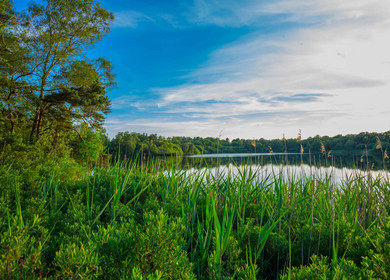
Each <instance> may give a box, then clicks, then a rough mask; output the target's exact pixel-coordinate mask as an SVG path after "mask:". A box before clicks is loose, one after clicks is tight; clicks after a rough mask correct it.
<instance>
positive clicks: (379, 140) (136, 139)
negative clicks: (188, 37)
mask: <svg viewBox="0 0 390 280" xmlns="http://www.w3.org/2000/svg"><path fill="white" fill-rule="evenodd" d="M106 146H107V147H108V148H109V153H110V154H112V155H120V157H121V158H124V157H131V156H136V155H139V154H140V153H142V154H149V155H170V154H174V155H190V154H191V155H193V154H213V153H255V152H257V153H284V152H289V153H309V152H310V153H313V154H315V153H323V154H329V155H330V154H354V155H362V154H365V153H366V152H367V153H370V154H378V155H380V154H381V155H382V156H384V157H386V156H387V151H388V149H389V148H390V131H388V132H384V133H368V132H362V133H359V134H348V135H337V136H334V137H329V136H319V135H317V136H315V137H309V138H307V139H301V136H300V135H299V136H298V137H297V138H293V139H285V138H284V137H283V138H282V139H272V140H267V139H264V138H260V139H240V138H236V139H233V140H230V139H228V138H226V139H220V138H217V137H214V138H213V137H206V138H202V137H193V138H191V137H167V138H166V137H163V136H158V135H156V134H150V135H148V134H145V133H143V134H141V133H135V132H132V133H130V132H120V133H118V134H117V135H116V136H115V137H114V138H113V139H111V140H110V139H108V138H106Z"/></svg>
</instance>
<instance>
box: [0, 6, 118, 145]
mask: <svg viewBox="0 0 390 280" xmlns="http://www.w3.org/2000/svg"><path fill="white" fill-rule="evenodd" d="M3 1H4V0H3ZM5 3H6V4H7V5H5V9H4V10H5V11H7V10H9V9H10V8H9V7H10V2H9V1H7V0H6V2H5ZM28 16H29V17H30V20H29V21H28V25H26V24H24V25H23V24H18V25H16V27H12V28H8V33H7V32H6V34H7V35H9V36H8V37H9V38H8V41H10V40H11V39H12V38H14V39H13V40H16V39H18V40H23V42H19V44H13V45H17V46H19V49H20V50H18V52H19V54H20V57H19V59H17V60H15V59H14V60H12V59H8V60H7V62H8V64H7V66H4V67H2V69H1V70H2V72H1V74H2V75H1V84H2V88H1V91H2V95H1V96H2V99H1V100H2V107H3V108H5V109H6V111H8V114H3V115H7V117H8V119H10V120H12V119H15V117H14V115H15V113H14V111H15V110H14V107H15V106H16V105H17V106H20V104H25V103H26V102H21V101H20V100H18V99H17V98H16V96H19V97H23V100H28V102H27V103H28V105H29V106H30V108H29V109H30V110H25V113H24V116H25V117H27V118H29V119H30V138H31V140H35V139H37V138H38V137H39V135H40V134H41V133H42V128H50V129H54V130H56V131H57V133H59V132H60V131H61V130H64V129H70V128H74V126H73V124H74V123H75V122H77V121H83V122H85V123H88V124H89V125H91V126H94V127H99V126H100V125H101V124H102V121H103V119H104V114H106V113H108V112H109V111H110V101H109V99H108V98H107V97H106V91H107V89H108V88H110V87H112V86H114V75H113V74H112V72H111V70H112V69H111V64H110V63H109V62H108V61H107V60H105V59H97V60H89V59H87V58H86V55H85V50H86V49H87V48H90V47H92V46H94V44H95V43H96V42H97V41H98V40H99V39H101V38H102V37H103V36H104V35H105V34H107V32H108V31H109V24H110V23H111V21H112V20H113V19H114V17H113V14H112V13H110V12H108V11H107V10H105V9H104V8H102V7H101V6H100V4H99V3H98V2H96V1H94V0H45V1H44V5H40V4H31V5H30V7H29V10H28ZM18 29H20V30H22V31H23V32H19V33H18V34H19V35H20V34H23V36H15V33H16V31H17V30H18ZM15 38H16V39H15ZM14 53H16V52H15V51H13V53H12V56H13V57H15V56H14ZM3 54H4V52H3ZM4 56H5V57H6V59H7V55H4ZM20 58H23V59H20ZM3 68H4V69H3ZM15 81H17V84H18V85H19V87H16V88H17V89H16V90H15V86H14V85H15V84H16V83H15ZM12 82H14V83H13V84H12ZM16 93H19V95H17V94H16ZM12 97H14V99H12ZM3 103H4V104H3Z"/></svg>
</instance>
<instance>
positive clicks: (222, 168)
mask: <svg viewBox="0 0 390 280" xmlns="http://www.w3.org/2000/svg"><path fill="white" fill-rule="evenodd" d="M384 164H385V165H384ZM386 164H388V163H387V162H383V160H381V159H379V160H378V159H377V158H375V157H373V156H370V155H367V156H342V155H339V156H335V155H332V156H330V157H328V156H327V155H323V154H302V155H301V154H299V153H298V154H297V153H288V154H285V153H272V154H270V153H256V154H255V153H252V154H241V153H240V154H204V155H191V156H186V157H183V158H182V159H181V169H182V170H185V171H186V172H190V173H194V172H195V173H196V172H203V171H207V172H211V173H214V174H216V173H219V174H230V175H233V176H238V175H240V174H242V173H243V171H244V170H245V169H247V170H248V169H250V170H251V171H252V172H255V173H256V176H258V178H259V180H264V179H265V178H268V177H270V178H273V177H274V175H276V176H277V177H278V176H283V177H284V178H285V179H286V180H288V179H289V178H290V179H291V178H295V179H302V178H309V177H313V176H314V177H315V178H317V179H328V180H330V181H331V182H333V183H335V184H337V185H340V184H342V182H343V181H345V180H347V179H350V178H368V177H369V176H370V177H371V178H374V179H375V178H382V179H387V180H388V179H389V178H390V173H389V172H387V166H386ZM383 167H384V168H385V169H384V168H383Z"/></svg>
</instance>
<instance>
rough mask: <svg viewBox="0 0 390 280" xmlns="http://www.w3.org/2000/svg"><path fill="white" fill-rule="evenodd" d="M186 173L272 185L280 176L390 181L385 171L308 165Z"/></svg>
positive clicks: (336, 181) (222, 167) (339, 181)
mask: <svg viewBox="0 0 390 280" xmlns="http://www.w3.org/2000/svg"><path fill="white" fill-rule="evenodd" d="M184 172H186V173H187V174H203V173H204V172H206V173H207V172H209V173H210V174H212V175H222V176H226V175H229V176H230V177H233V178H234V177H240V178H241V176H243V174H250V176H251V177H256V180H258V181H262V182H264V181H268V182H269V183H272V181H273V180H275V179H278V178H279V177H280V176H282V177H283V179H284V180H285V181H286V182H287V181H289V180H292V181H296V180H303V181H305V180H307V179H310V178H315V179H316V180H327V181H329V182H330V183H333V184H334V185H342V184H343V182H346V181H350V180H351V179H367V178H368V176H370V177H371V178H372V179H377V178H378V179H384V180H387V181H388V180H389V178H390V174H389V172H387V171H385V170H377V171H372V170H369V171H367V170H366V171H364V170H359V169H351V168H346V167H344V168H337V167H334V166H330V167H315V166H310V165H307V164H302V165H299V166H298V165H281V164H279V165H275V164H266V165H254V164H252V165H240V166H238V165H234V164H228V165H219V166H217V167H212V168H206V167H204V168H201V169H198V168H189V169H186V170H185V171H184Z"/></svg>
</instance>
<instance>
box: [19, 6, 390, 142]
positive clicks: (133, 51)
mask: <svg viewBox="0 0 390 280" xmlns="http://www.w3.org/2000/svg"><path fill="white" fill-rule="evenodd" d="M26 3H27V1H24V0H21V1H14V4H15V6H16V8H17V9H18V10H20V9H24V8H25V7H26ZM101 4H102V6H103V7H105V8H107V9H108V10H110V11H112V12H114V14H115V16H116V19H115V21H114V23H113V25H112V30H111V33H110V34H109V35H107V36H106V37H105V38H104V39H103V40H102V41H100V42H99V43H98V44H97V46H96V47H95V48H94V49H93V50H91V51H89V53H88V55H89V56H90V57H106V58H107V59H109V60H110V61H112V63H113V66H114V71H115V73H116V74H117V83H118V88H116V89H114V90H113V91H111V92H110V93H109V97H110V98H111V100H112V113H111V114H109V115H108V116H107V120H106V123H105V128H106V129H107V132H108V133H109V136H110V137H113V136H115V134H116V133H118V132H120V131H130V132H132V131H134V132H141V133H142V132H146V133H157V134H160V135H164V136H177V135H180V136H203V137H206V136H211V137H217V136H219V135H222V137H223V138H225V137H229V138H231V139H233V138H250V139H251V138H260V137H263V138H281V137H282V134H286V136H287V137H296V136H297V133H298V131H299V129H301V130H302V134H303V137H309V136H314V135H317V134H319V135H329V136H332V135H336V134H347V133H359V132H362V131H378V132H381V131H387V130H390V121H389V119H390V118H389V117H390V106H389V105H388V104H389V103H390V102H389V101H390V52H389V51H388V50H390V5H389V3H388V0H344V1H339V0H328V1H323V0H310V1H307V0H277V1H259V0H257V1H254V0H235V1H232V0H209V1H206V0H180V1H174V0H171V1H152V0H150V1H148V0H133V1H122V0H111V1H108V0H105V1H101Z"/></svg>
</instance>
